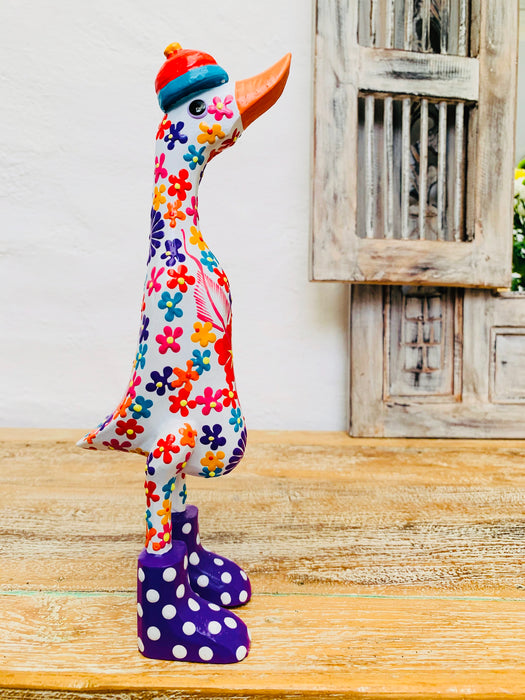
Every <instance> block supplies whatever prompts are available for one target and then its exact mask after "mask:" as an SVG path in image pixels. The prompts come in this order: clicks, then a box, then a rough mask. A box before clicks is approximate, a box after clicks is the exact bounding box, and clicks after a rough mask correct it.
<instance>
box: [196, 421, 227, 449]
mask: <svg viewBox="0 0 525 700" xmlns="http://www.w3.org/2000/svg"><path fill="white" fill-rule="evenodd" d="M202 430H203V432H204V435H203V436H202V437H201V438H200V442H201V444H203V445H207V446H209V448H210V450H218V449H219V447H222V446H223V445H225V444H226V438H225V437H222V436H221V433H222V425H219V423H215V425H214V426H213V428H212V427H210V426H209V425H203V426H202Z"/></svg>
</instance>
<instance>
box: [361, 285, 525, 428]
mask: <svg viewBox="0 0 525 700" xmlns="http://www.w3.org/2000/svg"><path fill="white" fill-rule="evenodd" d="M351 380H352V384H351V387H352V389H351V428H350V432H351V434H352V435H356V436H384V437H458V438H459V437H462V438H465V437H473V438H484V437H487V438H488V437H490V438H497V437H508V438H523V437H525V294H517V293H504V294H500V293H494V292H490V291H485V290H469V289H467V290H464V292H463V291H461V290H456V291H454V290H450V289H446V288H432V289H428V290H425V289H422V288H405V289H401V288H398V287H382V288H379V287H372V286H364V285H363V286H361V285H356V286H354V287H353V292H352V304H351Z"/></svg>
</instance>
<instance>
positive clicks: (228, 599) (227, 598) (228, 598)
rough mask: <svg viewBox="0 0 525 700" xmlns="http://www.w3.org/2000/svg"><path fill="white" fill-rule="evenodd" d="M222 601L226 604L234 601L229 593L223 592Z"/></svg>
mask: <svg viewBox="0 0 525 700" xmlns="http://www.w3.org/2000/svg"><path fill="white" fill-rule="evenodd" d="M221 602H222V603H224V605H229V604H230V603H231V602H232V597H231V595H230V594H229V593H226V591H225V592H224V593H221Z"/></svg>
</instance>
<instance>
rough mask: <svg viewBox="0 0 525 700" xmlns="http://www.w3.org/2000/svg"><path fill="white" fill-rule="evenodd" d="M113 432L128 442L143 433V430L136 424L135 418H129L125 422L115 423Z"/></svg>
mask: <svg viewBox="0 0 525 700" xmlns="http://www.w3.org/2000/svg"><path fill="white" fill-rule="evenodd" d="M115 432H116V433H117V435H126V437H127V438H128V440H134V439H135V438H136V437H137V435H139V434H140V433H143V432H144V428H143V427H142V426H141V425H139V424H138V422H137V421H136V420H135V418H130V419H129V420H127V421H123V420H119V421H117V427H116V428H115Z"/></svg>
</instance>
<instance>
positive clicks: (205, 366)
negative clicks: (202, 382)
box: [192, 350, 211, 374]
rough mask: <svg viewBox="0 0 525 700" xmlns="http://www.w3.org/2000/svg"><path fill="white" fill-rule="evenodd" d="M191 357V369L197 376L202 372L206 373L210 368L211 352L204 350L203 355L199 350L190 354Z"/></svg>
mask: <svg viewBox="0 0 525 700" xmlns="http://www.w3.org/2000/svg"><path fill="white" fill-rule="evenodd" d="M192 355H193V369H194V370H195V371H196V372H198V373H199V374H202V373H203V372H208V371H209V370H210V368H211V364H210V355H211V352H210V351H209V350H205V351H204V352H203V353H201V351H200V350H194V351H193V352H192Z"/></svg>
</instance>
